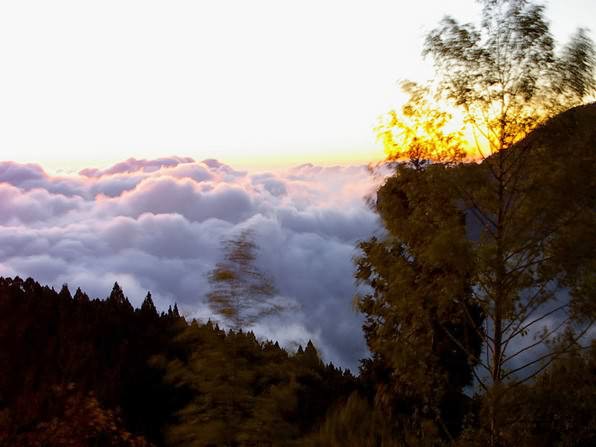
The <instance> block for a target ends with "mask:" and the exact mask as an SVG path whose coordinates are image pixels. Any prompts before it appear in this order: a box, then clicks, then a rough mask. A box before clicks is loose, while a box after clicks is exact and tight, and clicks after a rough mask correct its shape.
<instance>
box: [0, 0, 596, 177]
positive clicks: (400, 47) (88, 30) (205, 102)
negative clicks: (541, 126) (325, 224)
mask: <svg viewBox="0 0 596 447" xmlns="http://www.w3.org/2000/svg"><path fill="white" fill-rule="evenodd" d="M547 5H548V9H547V16H548V17H549V18H550V19H551V21H552V30H553V32H554V34H555V36H556V38H557V39H558V40H559V41H565V40H566V39H567V37H568V36H569V34H570V33H571V32H572V31H573V30H574V29H575V28H576V27H578V26H589V25H590V24H591V23H593V21H594V19H595V18H596V2H594V1H592V0H568V1H564V2H563V1H551V2H549V3H547ZM477 12H478V5H477V4H476V2H474V1H473V0H457V1H439V0H420V1H415V2H405V1H398V0H367V1H347V0H338V1H335V0H325V1H323V0H315V1H310V0H301V1H284V0H271V1H263V0H252V1H244V0H243V1H226V0H216V1H197V0H193V1H178V0H168V1H151V0H138V1H131V0H116V1H111V0H104V1H100V2H89V1H82V0H73V1H63V0H57V1H52V2H48V1H29V0H19V1H2V2H0V60H1V61H2V69H1V70H0V123H1V124H0V129H1V131H0V160H12V161H19V162H35V163H40V164H42V165H43V166H45V167H46V168H47V169H48V170H49V171H51V172H76V171H78V170H79V169H81V168H84V167H88V166H97V167H105V166H108V165H110V164H113V163H115V162H118V161H121V160H123V159H126V158H129V157H136V158H155V157H160V156H168V155H172V154H176V155H180V156H190V157H193V158H195V159H197V160H202V159H205V158H216V159H219V160H221V161H224V162H226V163H231V164H233V165H234V166H235V167H240V168H251V169H258V168H272V167H281V166H289V165H295V164H300V163H304V162H312V163H318V164H326V165H329V164H335V163H338V164H353V163H364V162H368V161H371V160H374V159H379V158H380V157H382V150H381V147H380V144H378V143H377V142H376V141H375V135H374V133H373V131H372V128H373V127H374V125H375V122H376V119H377V117H378V116H379V115H380V114H382V113H383V112H385V111H387V110H389V109H390V108H392V107H395V106H396V105H397V104H399V101H400V93H399V89H398V87H397V83H398V81H399V80H400V79H405V78H408V79H414V80H424V79H426V78H428V77H429V76H430V74H431V71H430V67H429V64H428V63H424V62H423V61H422V58H421V56H420V50H421V47H422V41H423V36H424V35H425V33H426V32H428V30H430V29H432V28H433V27H434V26H436V24H437V22H438V21H439V20H440V18H441V17H442V16H443V15H445V14H451V15H453V16H455V17H456V18H458V19H459V20H462V21H468V20H473V19H474V18H475V17H476V16H477V15H476V14H477Z"/></svg>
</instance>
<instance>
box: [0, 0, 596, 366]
mask: <svg viewBox="0 0 596 447" xmlns="http://www.w3.org/2000/svg"><path fill="white" fill-rule="evenodd" d="M477 12H478V5H477V4H476V3H475V2H473V1H471V0H458V1H436V0H420V1H416V2H403V1H397V0H393V1H388V0H387V1H385V0H367V1H349V0H342V1H332V0H318V1H309V0H301V1H283V0H275V1H263V0H252V1H245V0H244V1H238V2H232V1H226V0H217V1H207V0H203V1H198V0H195V1H177V0H168V1H151V0H142V1H131V0H118V1H111V0H103V1H101V2H88V1H83V0H76V1H62V0H55V1H52V2H47V1H39V2H35V1H29V0H19V1H2V0H0V61H1V64H2V65H1V67H0V276H14V275H20V276H22V277H27V276H32V277H33V278H35V279H36V280H38V281H40V282H41V283H42V284H48V285H50V286H53V287H55V288H57V289H59V288H60V287H61V286H62V284H64V283H68V284H69V286H70V287H71V289H72V290H73V291H74V290H75V289H76V288H77V287H81V288H82V289H83V290H84V291H86V292H87V293H88V294H89V295H90V296H93V297H99V298H102V297H106V296H108V295H109V292H110V290H111V288H112V285H113V283H114V282H115V281H118V282H119V283H120V285H121V286H122V287H123V289H124V292H125V294H126V295H127V296H128V297H129V298H130V300H131V301H132V303H133V304H137V305H138V304H140V303H141V301H142V299H143V298H144V296H145V294H146V293H147V291H151V293H152V295H153V297H154V300H155V302H156V305H157V306H158V308H159V309H161V310H163V309H166V308H167V306H168V305H171V304H173V303H177V304H178V306H179V307H180V309H181V311H182V312H183V313H184V315H186V316H187V317H189V318H199V319H201V320H206V319H208V318H210V317H212V316H213V315H212V314H211V313H210V311H209V309H208V307H207V304H206V301H205V294H206V292H208V282H207V275H208V272H209V271H210V269H211V268H213V266H214V265H215V263H216V262H218V261H219V260H221V257H222V250H221V244H222V241H224V240H226V239H229V238H230V237H233V236H234V235H237V234H239V233H240V232H242V231H243V230H244V229H253V230H254V231H255V238H256V243H257V245H258V246H259V248H260V250H259V255H258V257H257V264H258V267H259V268H260V269H262V270H263V271H264V272H267V274H269V275H271V276H272V278H273V280H274V282H275V284H276V286H277V288H278V290H279V296H278V298H279V299H280V300H285V301H286V302H288V303H290V304H292V305H293V310H292V313H291V315H289V314H284V315H279V316H276V317H274V318H270V319H267V320H264V321H261V322H260V323H259V324H258V326H257V327H256V328H255V331H256V332H257V334H258V335H260V336H263V337H268V338H273V339H276V340H278V341H280V342H281V343H282V344H283V345H284V346H288V347H295V346H296V344H298V343H300V344H303V345H304V344H305V343H306V342H307V341H308V340H309V339H311V340H312V341H313V342H315V345H316V346H317V347H318V348H319V349H320V351H321V353H322V355H323V358H324V359H325V361H332V362H334V363H335V364H336V365H339V366H343V367H350V368H352V369H354V370H355V369H356V367H357V365H358V360H359V359H361V358H363V357H364V356H365V355H366V347H365V343H364V340H363V336H362V331H361V329H360V327H361V323H362V317H361V316H360V315H358V314H357V313H356V312H355V311H354V309H353V306H352V301H353V297H354V294H355V293H357V292H358V288H357V287H356V285H355V284H354V279H353V273H354V264H353V258H354V256H357V255H358V250H357V249H356V248H355V247H356V244H357V242H358V241H361V240H364V239H366V238H368V237H370V236H371V235H374V234H376V235H379V234H382V229H381V226H380V224H379V222H378V219H377V217H376V215H375V214H374V213H373V211H372V210H371V209H370V208H369V207H368V206H367V204H366V203H365V200H364V197H365V196H367V195H369V194H371V193H373V192H374V190H375V187H376V186H377V185H378V182H379V179H378V178H375V177H373V176H371V174H370V172H369V171H368V170H367V169H366V164H367V163H368V162H371V161H377V160H379V159H381V158H382V157H383V153H382V148H381V147H380V144H379V143H378V142H377V141H376V140H375V134H374V132H373V127H374V126H375V124H376V122H377V119H378V117H379V116H380V115H381V114H383V113H384V112H386V111H388V110H389V109H391V108H393V107H396V106H398V105H399V102H400V101H401V100H402V99H403V98H402V97H401V94H400V92H399V88H398V83H399V81H400V80H402V79H414V80H419V81H421V80H424V79H426V78H428V77H430V76H431V73H432V71H431V67H430V64H428V63H424V62H423V60H422V58H421V56H420V50H421V47H422V41H423V37H424V35H425V33H427V32H428V31H429V30H430V29H432V28H433V27H434V26H436V24H437V22H438V21H439V20H440V18H441V17H442V16H443V15H444V14H446V13H450V14H452V15H454V16H455V17H457V18H458V19H459V20H461V21H469V20H473V19H474V18H475V17H476V13H477ZM547 15H548V17H550V18H552V20H553V23H552V30H553V32H554V34H555V36H556V38H557V39H559V40H563V41H564V40H566V38H567V37H568V36H569V35H570V34H571V32H572V31H573V30H574V29H575V28H576V27H577V26H585V25H589V22H591V21H593V19H594V18H595V17H596V2H593V1H582V0H567V1H565V2H559V1H557V2H551V4H550V6H549V7H548V9H547Z"/></svg>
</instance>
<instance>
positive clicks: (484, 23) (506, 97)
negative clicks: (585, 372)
mask: <svg viewBox="0 0 596 447" xmlns="http://www.w3.org/2000/svg"><path fill="white" fill-rule="evenodd" d="M482 4H483V9H482V20H481V22H480V26H478V27H477V26H474V25H471V24H464V25H462V24H459V23H458V22H457V21H456V20H455V19H453V18H450V17H447V18H445V19H444V20H443V22H442V23H441V26H440V27H439V28H437V29H435V30H434V31H432V32H431V33H430V34H429V35H428V38H427V41H426V45H425V50H424V52H425V54H427V55H429V56H431V57H432V58H433V60H434V62H435V67H436V69H437V79H438V81H437V82H436V83H435V84H434V85H431V86H428V87H424V88H422V89H421V90H420V89H419V90H417V91H416V95H417V96H415V95H412V100H411V102H410V103H409V104H407V107H409V109H404V111H403V113H402V114H401V116H400V115H397V114H395V115H394V116H395V117H396V118H395V119H394V120H393V121H392V120H389V121H388V122H387V123H385V124H384V125H383V126H382V127H381V129H380V131H381V135H382V137H383V139H384V141H385V143H386V145H387V148H388V149H389V151H390V153H389V155H390V158H391V159H393V160H400V159H404V158H405V159H409V160H410V162H409V163H407V164H405V165H401V166H399V167H398V168H397V171H396V174H395V176H394V177H392V178H390V179H388V180H387V182H386V183H385V184H384V185H383V186H382V187H381V189H380V190H379V192H378V195H377V204H376V206H377V209H378V211H379V213H380V215H381V217H382V218H383V221H384V223H385V225H386V227H387V229H388V237H387V238H386V239H385V240H382V241H378V240H372V241H369V242H367V243H364V244H362V245H361V248H362V249H363V255H362V257H361V258H360V259H359V261H358V262H359V267H360V268H359V279H361V280H363V281H364V282H367V283H368V284H370V285H371V286H372V287H373V290H374V293H373V294H372V295H369V296H367V297H364V298H363V299H360V301H359V305H360V308H361V310H362V311H363V312H364V313H365V314H366V315H367V321H368V322H373V323H374V324H375V325H377V326H378V327H379V328H382V329H375V330H374V331H371V334H372V341H369V345H370V346H371V349H372V351H373V352H381V353H384V354H385V355H388V357H389V358H390V359H396V358H400V356H401V357H403V351H404V350H405V351H406V352H407V348H406V346H408V345H410V344H411V342H412V340H417V341H420V340H421V339H424V337H426V338H428V337H431V338H432V335H431V334H434V332H433V331H432V330H431V331H427V332H424V330H423V327H426V328H427V330H428V329H432V328H433V318H430V319H427V320H426V321H425V322H424V320H420V322H419V323H418V324H419V325H420V326H421V327H420V328H419V330H418V332H415V331H412V330H407V328H410V327H412V325H411V321H413V320H412V318H413V317H414V316H417V315H420V314H423V313H424V312H426V313H428V310H426V309H429V308H430V309H432V308H436V309H442V308H443V309H447V308H449V306H456V307H459V308H460V309H461V310H460V311H459V312H458V313H457V314H456V315H458V316H459V318H461V317H463V318H465V319H466V324H467V325H469V326H470V328H471V330H472V331H473V333H474V334H476V335H477V336H479V337H480V339H481V340H482V355H478V353H477V352H475V351H474V349H471V347H470V346H466V344H465V343H463V342H462V340H461V338H459V335H460V333H459V332H458V331H456V330H455V328H454V327H447V326H445V324H444V323H442V322H445V321H449V319H448V315H449V313H447V314H442V315H439V318H438V319H435V321H438V322H440V327H441V330H442V331H443V334H444V335H445V336H446V337H447V338H449V339H450V340H451V341H452V342H453V343H454V344H455V345H457V347H458V348H459V349H461V350H462V351H463V352H465V353H467V355H468V358H469V360H470V363H471V365H472V366H474V365H476V367H475V368H474V370H473V372H474V373H475V374H476V383H477V384H478V385H479V386H480V387H481V388H482V390H483V391H484V392H485V393H486V396H487V398H486V402H487V405H488V409H489V411H488V414H489V416H488V423H487V432H488V439H489V441H490V444H491V445H499V443H500V442H501V440H500V436H499V433H500V427H501V426H502V424H503V423H504V419H505V418H506V417H507V415H506V414H503V412H502V411H500V409H501V405H500V402H501V401H502V399H504V396H505V394H506V393H508V392H509V390H510V389H514V388H515V387H516V386H518V385H520V384H522V383H524V382H526V381H528V380H529V379H530V378H532V377H534V376H535V375H536V374H538V373H539V372H540V371H541V370H543V369H544V368H546V367H547V366H548V365H549V363H550V362H552V361H554V360H555V359H556V358H558V357H560V356H561V355H563V353H564V352H566V351H567V350H568V349H572V348H575V344H576V343H577V342H581V341H582V340H584V338H585V335H586V334H587V333H588V331H589V329H590V327H591V325H592V322H593V320H594V317H595V316H596V315H595V312H594V305H593V301H594V288H593V284H594V281H593V272H594V270H593V266H594V252H595V250H594V238H593V234H591V233H590V230H589V228H594V224H595V223H596V222H595V219H594V212H593V210H594V209H595V204H594V196H593V191H594V186H595V185H594V176H593V174H590V172H593V171H594V156H593V150H594V138H595V137H594V131H593V122H594V108H593V107H592V108H583V109H574V110H572V111H570V112H568V113H566V114H564V115H563V116H561V117H558V118H557V119H555V120H554V121H551V122H550V123H549V125H547V126H545V127H544V128H542V129H538V130H537V131H536V132H534V133H533V134H532V135H530V136H529V137H528V135H529V133H530V132H531V131H533V130H535V129H537V128H538V127H539V126H540V125H542V124H544V123H545V122H546V121H547V120H548V119H549V118H551V117H553V116H554V115H556V114H557V113H559V112H561V111H563V110H565V109H567V108H569V107H571V106H574V105H577V104H581V103H582V102H583V101H584V100H585V99H586V98H588V97H590V95H592V94H593V93H594V87H595V82H594V65H595V56H594V49H593V45H592V43H591V41H590V39H589V38H588V36H587V33H586V32H585V31H584V30H579V31H578V32H577V33H576V34H575V36H574V37H573V38H572V39H571V41H570V43H569V44H568V45H567V46H566V47H565V48H564V49H563V51H562V52H560V53H559V54H557V53H556V52H555V46H554V41H553V38H552V36H551V34H550V32H549V27H548V24H547V22H546V20H545V18H544V7H543V6H541V5H537V4H534V3H532V2H529V1H525V0H484V1H482ZM420 91H423V93H424V94H420ZM429 97H431V98H433V99H439V100H442V101H444V102H445V103H446V104H449V106H450V107H452V108H455V109H458V110H459V111H460V113H461V114H462V115H463V121H464V123H466V124H467V125H468V126H469V132H470V133H469V135H471V137H472V144H471V145H470V146H469V147H468V148H467V149H468V150H469V149H470V147H472V148H473V149H475V152H476V153H477V154H478V156H479V157H480V158H481V160H480V161H481V162H480V163H475V162H470V163H465V164H459V163H458V162H459V161H460V160H459V159H458V157H457V156H454V154H457V152H454V150H453V144H455V143H457V141H458V140H457V139H456V138H455V137H458V136H461V135H463V132H462V133H461V134H458V135H455V137H454V138H448V139H444V138H443V137H444V136H445V135H448V134H445V133H442V134H440V135H442V137H441V138H443V139H441V138H437V137H434V136H433V134H432V132H429V131H426V130H425V131H424V132H423V133H422V135H424V136H426V139H425V138H414V139H413V138H404V135H405V136H406V137H407V136H408V133H407V132H404V131H403V128H404V127H405V128H409V129H412V128H411V126H410V125H409V123H407V122H405V121H404V119H403V117H404V116H405V117H406V118H407V117H408V114H409V116H412V113H414V112H415V111H416V110H418V111H420V110H422V111H424V110H425V109H424V108H416V104H420V103H422V101H423V100H426V99H427V98H429ZM423 104H425V105H427V104H429V103H428V102H426V103H423ZM412 111H414V112H412ZM426 113H427V114H428V115H427V118H426V121H423V122H425V123H427V124H429V123H430V125H431V126H430V127H431V128H432V124H433V121H434V122H435V124H436V122H437V119H436V117H439V118H440V119H442V116H444V115H441V114H440V113H439V112H434V111H433V108H432V107H431V108H430V109H428V111H427V112H426ZM422 118H424V117H422ZM590 120H592V121H591V123H592V125H591V124H590ZM417 122H420V121H417ZM404 123H405V124H404ZM440 123H441V121H440V120H439V124H440ZM586 129H587V130H586ZM423 130H424V128H423ZM410 134H414V135H420V134H421V132H420V130H419V129H418V130H413V131H412V132H411V133H410ZM441 147H444V150H441ZM437 154H439V156H437ZM425 158H426V159H434V161H433V162H432V163H428V162H426V163H421V160H425ZM458 215H459V216H460V217H461V220H458V219H457V216H458ZM367 244H368V245H367ZM377 245H378V246H377ZM385 263H389V264H385ZM367 269H368V270H367ZM469 305H472V308H471V309H472V310H474V309H476V307H479V308H480V309H481V314H482V316H483V317H484V318H476V317H475V315H474V314H473V313H471V312H469V310H470V308H469V307H468V306H469ZM412 306H414V307H412ZM421 307H422V308H424V309H425V310H424V311H423V312H421V313H415V310H413V309H419V308H421ZM416 312H417V310H416ZM446 319H447V320H446ZM389 325H391V326H389ZM365 329H366V328H365ZM396 331H397V333H401V334H403V336H402V337H398V338H397V339H395V338H394V339H393V340H392V338H391V337H392V335H391V334H395V333H396ZM420 334H422V335H420ZM528 335H532V336H533V337H532V339H530V340H528V339H529V338H530V337H528ZM563 335H565V337H567V340H568V343H559V344H558V345H557V349H552V350H547V349H546V345H547V344H549V343H551V342H553V341H555V340H556V339H558V338H560V337H562V336H563ZM395 340H400V344H399V347H398V346H395V345H394V344H393V341H395ZM584 342H585V340H584ZM430 345H432V342H431V341H429V342H427V346H430ZM394 363H395V360H394Z"/></svg>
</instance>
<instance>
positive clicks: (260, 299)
mask: <svg viewBox="0 0 596 447" xmlns="http://www.w3.org/2000/svg"><path fill="white" fill-rule="evenodd" d="M256 253H257V245H256V244H255V242H254V239H253V234H252V232H251V231H250V230H244V231H242V232H241V233H240V234H239V235H238V236H237V237H235V238H232V239H229V240H227V241H225V242H224V260H223V261H221V262H218V263H217V265H216V266H215V268H214V269H213V270H212V271H211V272H210V274H209V283H210V284H211V291H210V292H209V293H208V294H207V302H208V303H209V307H210V308H211V310H212V311H213V312H215V313H216V314H217V315H219V316H221V317H223V318H224V319H225V320H226V321H227V322H228V323H230V324H231V325H232V327H233V328H234V329H235V330H239V329H242V328H246V327H250V326H252V325H254V324H255V323H256V322H257V321H258V320H259V319H261V318H264V317H266V316H268V315H273V314H276V313H279V312H281V311H282V310H283V309H284V306H283V305H282V304H281V302H280V300H279V299H278V297H277V290H276V289H275V286H274V284H273V280H272V279H271V278H269V277H268V276H267V275H266V274H265V273H263V272H262V271H260V270H259V269H258V268H257V267H256V266H255V261H256Z"/></svg>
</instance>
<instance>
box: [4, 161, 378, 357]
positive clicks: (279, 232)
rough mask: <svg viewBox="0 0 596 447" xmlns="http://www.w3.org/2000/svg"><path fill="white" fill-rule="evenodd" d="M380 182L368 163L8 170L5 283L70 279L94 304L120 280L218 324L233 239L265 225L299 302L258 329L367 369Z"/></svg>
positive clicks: (277, 273)
mask: <svg viewBox="0 0 596 447" xmlns="http://www.w3.org/2000/svg"><path fill="white" fill-rule="evenodd" d="M373 184H374V183H373V179H372V178H371V176H370V174H369V173H368V172H367V170H366V168H364V167H350V168H339V167H335V168H320V167H316V166H312V165H304V166H301V167H298V168H295V169H292V170H290V171H287V172H265V173H260V174H250V175H249V174H247V173H245V172H241V171H237V170H235V169H233V168H232V167H230V166H227V165H224V164H222V163H219V162H217V161H215V160H206V161H204V162H195V161H193V160H191V159H188V158H178V157H170V158H161V159H158V160H135V159H129V160H127V161H125V162H123V163H119V164H117V165H115V166H113V167H111V168H108V169H105V170H102V171H98V170H94V169H86V170H84V171H82V173H81V174H80V175H78V176H69V177H65V176H51V175H48V174H47V173H46V172H44V170H43V169H41V168H40V167H39V166H37V165H22V164H18V163H13V162H5V163H2V164H0V274H2V275H16V274H18V275H20V276H23V277H26V276H32V277H34V278H35V279H37V280H39V281H41V282H43V283H47V284H50V285H52V286H54V287H56V288H58V287H60V286H61V285H62V284H63V283H68V284H69V285H70V286H71V288H73V289H74V288H76V287H81V288H82V289H83V290H85V291H87V292H88V293H89V294H90V295H91V296H94V297H105V296H107V295H108V294H109V292H110V290H111V286H112V284H113V283H114V281H118V282H119V283H120V284H121V285H122V287H123V288H124V291H125V293H126V294H127V296H129V298H130V299H131V302H133V304H139V303H140V301H141V300H142V299H143V298H144V296H145V294H146V292H147V291H148V290H150V291H151V293H152V295H153V297H154V299H155V301H156V304H157V305H158V307H160V308H161V309H164V308H166V307H167V306H168V305H170V304H172V303H174V302H177V303H178V305H179V307H180V309H181V311H182V312H183V313H185V314H186V315H188V316H193V317H200V318H202V319H205V318H209V316H210V312H209V309H208V307H207V306H206V304H205V300H204V295H205V293H206V292H207V290H208V282H207V279H206V276H207V273H208V272H209V270H210V269H211V268H213V266H214V264H215V263H216V262H217V261H218V260H219V259H220V256H221V241H222V240H224V239H226V238H229V237H230V236H231V235H233V234H236V233H237V232H238V231H240V229H242V228H247V227H249V228H253V229H254V230H255V237H256V241H257V244H258V246H259V255H258V260H257V262H258V265H259V267H260V268H261V269H263V270H264V271H266V272H268V273H269V274H270V275H271V276H272V277H273V279H274V280H275V283H276V285H277V288H278V289H279V292H280V295H281V296H283V299H286V300H289V302H291V303H294V304H295V305H294V306H293V309H292V312H291V314H288V315H282V316H279V317H276V318H271V319H268V320H266V321H263V322H261V323H259V325H258V326H257V327H256V328H255V330H256V332H257V333H258V334H260V335H262V336H267V337H273V338H276V339H278V340H279V341H280V342H281V343H283V344H286V345H288V346H294V345H295V344H297V343H300V344H304V343H305V342H306V341H307V340H308V339H309V338H311V339H313V341H314V342H315V343H316V344H317V345H318V346H319V347H320V349H321V351H322V353H323V356H324V358H325V359H326V360H328V361H333V362H334V363H336V364H339V365H342V366H350V367H355V366H356V365H357V361H358V359H359V358H361V357H363V356H364V355H365V347H364V341H363V338H362V333H361V329H360V324H361V320H360V317H359V316H358V315H357V314H356V313H355V312H354V311H353V309H352V297H353V294H354V291H355V290H354V280H353V265H352V256H353V255H354V253H355V252H354V246H355V243H356V241H357V240H359V239H363V238H366V237H367V236H369V235H370V234H371V233H372V232H374V231H376V229H377V228H378V222H377V220H376V217H375V215H374V214H373V213H372V212H371V211H370V210H369V209H368V208H367V206H366V205H365V203H364V201H363V199H362V197H363V196H364V195H365V194H366V193H368V192H370V191H371V190H372V188H373Z"/></svg>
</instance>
